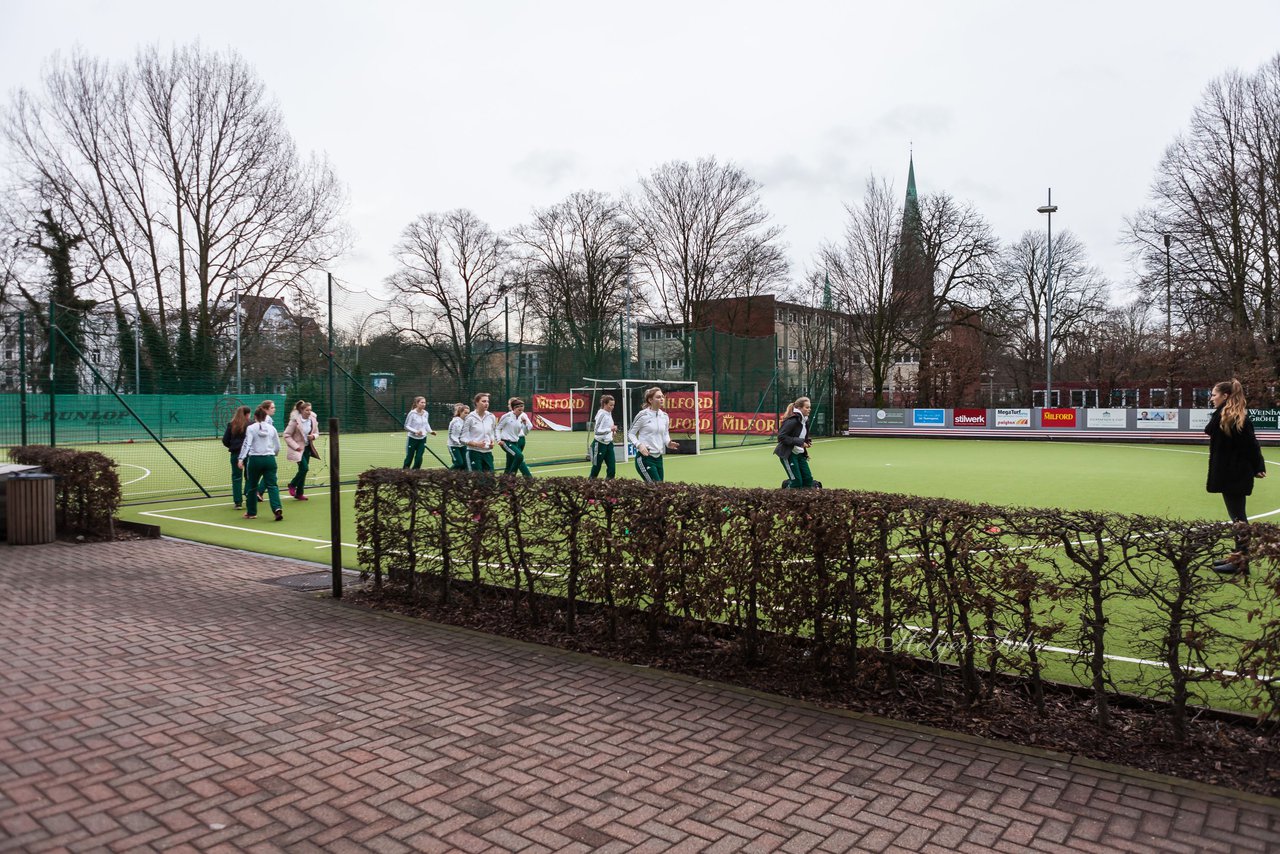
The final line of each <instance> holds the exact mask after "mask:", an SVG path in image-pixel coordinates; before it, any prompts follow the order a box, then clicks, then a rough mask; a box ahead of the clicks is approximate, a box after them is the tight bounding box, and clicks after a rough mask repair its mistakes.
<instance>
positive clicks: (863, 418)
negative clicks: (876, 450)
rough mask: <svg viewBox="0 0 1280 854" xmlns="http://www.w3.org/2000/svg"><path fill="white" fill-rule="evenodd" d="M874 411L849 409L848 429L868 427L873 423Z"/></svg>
mask: <svg viewBox="0 0 1280 854" xmlns="http://www.w3.org/2000/svg"><path fill="white" fill-rule="evenodd" d="M875 416H876V411H875V410H874V409H850V410H849V429H853V428H854V427H870V426H871V425H872V424H874V423H875Z"/></svg>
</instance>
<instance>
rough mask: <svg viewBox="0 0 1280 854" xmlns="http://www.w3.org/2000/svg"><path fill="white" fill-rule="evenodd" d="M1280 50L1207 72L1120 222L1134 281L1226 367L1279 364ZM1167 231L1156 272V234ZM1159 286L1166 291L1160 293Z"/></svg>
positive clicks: (1159, 238)
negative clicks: (1251, 67) (1147, 185)
mask: <svg viewBox="0 0 1280 854" xmlns="http://www.w3.org/2000/svg"><path fill="white" fill-rule="evenodd" d="M1277 160H1280V55H1277V56H1276V57H1273V58H1272V59H1271V60H1270V61H1269V62H1267V63H1266V64H1265V65H1263V66H1262V68H1260V69H1259V70H1258V71H1257V72H1256V73H1255V74H1254V75H1252V76H1246V75H1243V74H1241V73H1238V72H1231V73H1229V74H1226V75H1224V76H1222V77H1220V78H1218V79H1217V80H1214V81H1212V82H1211V83H1210V84H1209V86H1208V87H1207V88H1206V89H1205V92H1204V95H1203V96H1202V97H1201V100H1200V103H1199V104H1197V105H1196V108H1195V110H1194V111H1193V112H1192V116H1191V121H1190V125H1189V127H1188V129H1187V130H1186V131H1185V132H1184V133H1182V134H1180V135H1179V136H1178V137H1177V139H1175V140H1174V141H1173V143H1172V144H1171V145H1170V146H1169V148H1168V149H1167V150H1166V151H1165V154H1164V157H1163V158H1162V160H1161V162H1160V165H1159V166H1158V167H1157V169H1156V176H1155V179H1154V181H1153V184H1152V196H1153V198H1154V202H1153V204H1152V206H1151V207H1149V208H1146V209H1143V210H1141V211H1139V212H1138V214H1137V215H1136V216H1135V217H1134V218H1133V219H1132V220H1131V222H1130V224H1129V226H1130V227H1129V235H1128V239H1129V242H1130V244H1131V245H1132V246H1133V248H1134V251H1135V254H1136V255H1137V256H1138V258H1139V260H1140V262H1141V263H1142V264H1143V266H1144V270H1145V274H1144V275H1143V277H1142V280H1141V285H1142V288H1143V291H1144V293H1145V294H1146V296H1147V297H1148V298H1150V299H1151V300H1152V301H1153V302H1158V304H1161V305H1163V304H1164V303H1165V302H1166V300H1168V301H1169V303H1170V308H1171V310H1172V311H1171V314H1172V317H1171V319H1170V322H1171V323H1173V322H1174V319H1176V320H1177V325H1178V326H1180V327H1182V328H1184V329H1191V328H1193V327H1194V328H1196V329H1197V331H1198V332H1208V333H1209V334H1211V335H1213V336H1214V337H1215V338H1216V339H1217V340H1219V341H1222V342H1224V343H1225V344H1226V348H1225V349H1226V350H1227V352H1228V353H1229V356H1230V359H1229V361H1230V368H1229V369H1230V370H1233V371H1236V372H1242V371H1247V370H1250V369H1251V368H1252V367H1253V365H1254V364H1255V363H1257V362H1258V361H1260V360H1265V361H1266V362H1267V363H1268V364H1269V368H1270V371H1269V372H1270V373H1271V374H1272V375H1273V376H1274V374H1275V373H1276V372H1277V371H1280V304H1278V302H1280V293H1277V275H1278V273H1280V241H1278V240H1277V235H1278V234H1280V165H1277ZM1165 235H1169V236H1170V239H1171V243H1170V247H1169V252H1170V258H1169V260H1170V264H1169V270H1168V271H1167V273H1168V279H1166V275H1167V273H1166V267H1165V247H1164V236H1165ZM1166 288H1168V292H1166Z"/></svg>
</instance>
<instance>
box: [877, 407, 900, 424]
mask: <svg viewBox="0 0 1280 854" xmlns="http://www.w3.org/2000/svg"><path fill="white" fill-rule="evenodd" d="M876 426H877V427H906V426H907V410H905V409H877V410H876Z"/></svg>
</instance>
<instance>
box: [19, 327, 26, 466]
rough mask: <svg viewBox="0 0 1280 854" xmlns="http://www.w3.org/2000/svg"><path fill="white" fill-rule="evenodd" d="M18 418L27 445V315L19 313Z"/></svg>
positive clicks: (23, 442) (23, 441)
mask: <svg viewBox="0 0 1280 854" xmlns="http://www.w3.org/2000/svg"><path fill="white" fill-rule="evenodd" d="M18 417H19V418H20V419H21V420H22V424H21V425H20V426H19V427H18V430H19V431H20V432H21V434H22V444H23V445H26V444H27V313H26V312H25V311H20V312H18Z"/></svg>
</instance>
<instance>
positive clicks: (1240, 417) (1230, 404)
mask: <svg viewBox="0 0 1280 854" xmlns="http://www.w3.org/2000/svg"><path fill="white" fill-rule="evenodd" d="M1213 390H1214V391H1216V392H1217V393H1218V394H1225V395H1226V396H1227V402H1226V403H1224V404H1222V420H1221V421H1220V422H1219V423H1220V424H1221V425H1222V432H1224V433H1226V434H1228V435H1230V434H1231V433H1234V432H1236V431H1237V430H1242V429H1244V420H1245V419H1246V418H1248V417H1249V403H1248V401H1246V400H1245V397H1244V386H1242V385H1240V380H1230V381H1227V382H1220V383H1218V384H1217V385H1216V386H1214V387H1213Z"/></svg>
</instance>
